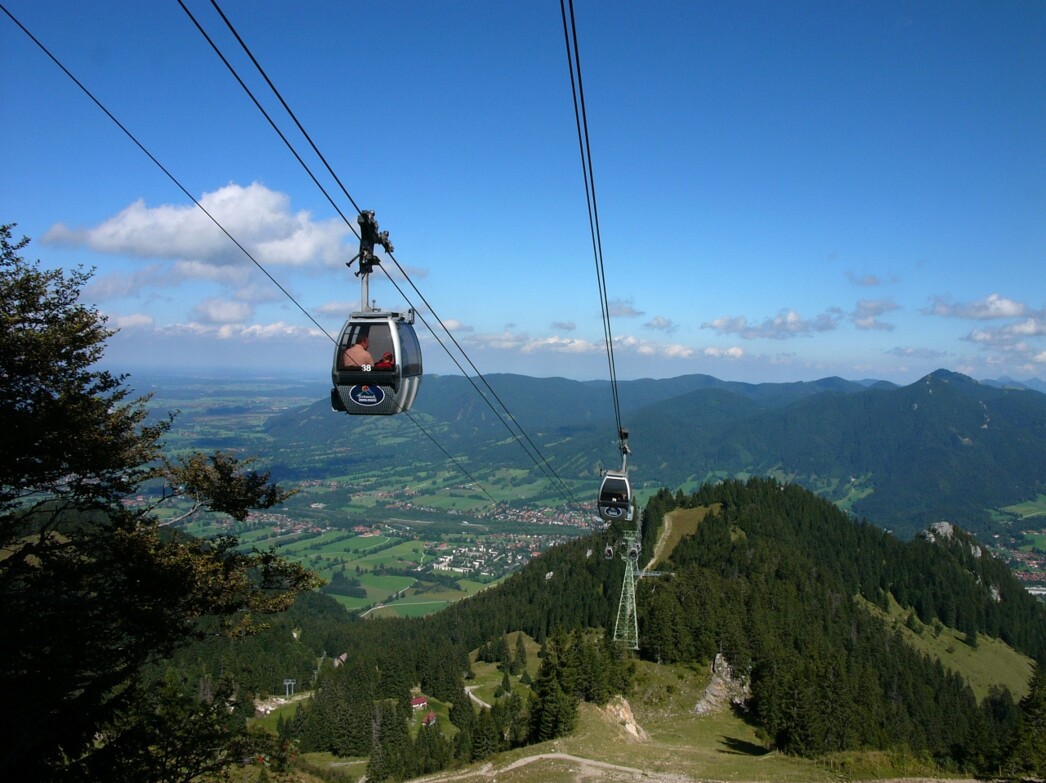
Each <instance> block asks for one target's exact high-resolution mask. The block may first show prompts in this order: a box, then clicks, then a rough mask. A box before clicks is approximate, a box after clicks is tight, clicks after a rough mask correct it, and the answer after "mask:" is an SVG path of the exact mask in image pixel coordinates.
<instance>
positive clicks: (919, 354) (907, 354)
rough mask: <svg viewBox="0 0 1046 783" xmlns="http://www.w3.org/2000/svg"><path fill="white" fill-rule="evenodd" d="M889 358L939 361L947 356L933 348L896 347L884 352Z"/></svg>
mask: <svg viewBox="0 0 1046 783" xmlns="http://www.w3.org/2000/svg"><path fill="white" fill-rule="evenodd" d="M886 353H888V354H890V355H891V356H900V357H901V358H903V359H924V360H928V359H940V358H943V357H945V356H947V355H948V354H947V353H946V352H945V351H938V350H936V349H933V348H904V347H901V346H896V347H894V348H891V349H890V350H888V351H886Z"/></svg>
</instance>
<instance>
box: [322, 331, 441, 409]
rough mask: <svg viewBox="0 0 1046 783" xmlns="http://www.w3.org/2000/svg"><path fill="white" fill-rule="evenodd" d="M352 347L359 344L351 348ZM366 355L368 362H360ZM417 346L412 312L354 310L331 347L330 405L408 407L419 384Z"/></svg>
mask: <svg viewBox="0 0 1046 783" xmlns="http://www.w3.org/2000/svg"><path fill="white" fill-rule="evenodd" d="M354 346H360V347H362V353H361V350H360V347H357V348H354ZM366 354H369V357H368V358H370V360H371V361H370V362H369V363H368V362H367V361H366V360H360V358H359V357H360V356H361V355H366ZM421 376H422V366H421V346H420V345H419V344H418V337H417V335H416V334H415V332H414V311H413V310H409V311H408V312H407V313H406V314H403V313H395V312H387V311H382V310H371V311H368V312H361V313H353V314H352V315H351V316H350V317H349V319H348V320H347V321H346V322H345V325H344V326H343V327H342V329H341V333H340V335H339V336H338V343H337V345H336V346H335V349H334V364H333V367H332V369H331V382H332V383H333V384H334V388H333V389H331V408H333V409H334V410H336V411H344V412H345V413H349V414H352V415H364V416H390V415H393V414H396V413H402V412H403V411H408V410H410V407H411V406H412V405H413V404H414V399H415V398H416V397H417V395H418V389H419V387H420V386H421Z"/></svg>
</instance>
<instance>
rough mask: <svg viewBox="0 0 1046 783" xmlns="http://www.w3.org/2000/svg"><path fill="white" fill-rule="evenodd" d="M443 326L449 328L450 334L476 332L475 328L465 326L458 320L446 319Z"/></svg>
mask: <svg viewBox="0 0 1046 783" xmlns="http://www.w3.org/2000/svg"><path fill="white" fill-rule="evenodd" d="M443 325H444V326H446V327H447V331H449V332H473V331H475V328H474V327H472V326H467V325H466V324H463V323H462V322H461V321H459V320H458V319H456V318H444V319H443Z"/></svg>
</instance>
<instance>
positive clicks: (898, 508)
mask: <svg viewBox="0 0 1046 783" xmlns="http://www.w3.org/2000/svg"><path fill="white" fill-rule="evenodd" d="M488 380H489V382H490V384H491V386H492V387H493V389H494V392H495V393H496V395H497V398H499V399H500V400H501V401H502V402H504V404H505V405H507V406H508V407H509V409H510V410H511V411H512V413H513V416H514V419H515V421H516V422H518V423H519V424H520V425H521V426H522V427H523V428H524V430H525V431H526V434H527V437H528V438H530V439H531V440H532V442H533V444H534V446H536V447H537V448H538V449H539V450H540V452H541V453H542V454H543V455H544V456H545V457H546V458H547V459H548V460H549V462H550V464H551V465H552V466H553V467H554V469H555V470H556V472H557V473H558V474H559V475H560V476H561V477H562V478H564V479H568V480H570V479H577V480H591V481H594V480H595V478H596V477H598V475H599V472H600V470H601V469H602V468H605V467H609V466H616V465H617V463H618V460H619V456H618V453H617V449H616V443H615V437H614V435H615V428H614V425H613V423H612V421H611V420H610V418H609V413H610V411H611V410H612V408H611V405H610V396H609V386H608V384H606V383H602V382H587V383H582V382H577V381H568V380H565V379H562V378H546V379H537V378H526V377H523V376H516V375H494V376H491V377H490V378H489V379H488ZM484 391H485V395H486V396H487V397H488V398H489V399H490V400H491V403H492V404H493V405H494V406H495V407H498V409H499V410H500V406H499V405H498V404H497V401H496V400H495V399H494V397H493V396H492V395H491V393H490V392H489V391H487V390H484ZM619 392H620V399H621V403H622V415H623V419H624V424H625V426H627V427H628V429H629V430H630V433H631V445H632V448H633V455H632V457H631V458H630V460H629V465H630V470H631V475H632V480H633V483H634V484H635V485H636V486H638V487H642V486H648V487H649V486H661V485H667V486H672V487H676V486H683V485H696V484H700V483H701V482H703V481H705V480H707V479H709V478H712V477H729V476H745V475H768V474H772V475H777V476H780V477H784V478H788V479H790V480H792V481H795V482H798V483H800V484H803V485H804V486H807V487H809V488H810V489H812V490H814V491H816V492H818V493H820V494H822V495H824V496H825V497H828V498H830V499H832V500H834V501H837V502H845V503H846V504H847V506H848V507H849V508H850V509H851V510H852V511H853V512H854V513H855V514H857V515H859V516H865V517H867V518H868V519H870V520H872V521H874V522H875V523H876V524H879V525H881V526H883V527H887V528H889V529H892V530H894V531H896V532H897V533H898V534H899V535H902V536H906V537H907V536H911V535H914V533H915V532H917V531H918V530H920V529H922V528H924V527H925V526H926V525H927V524H929V523H931V522H934V521H937V520H941V519H947V520H950V521H953V522H956V523H958V524H960V525H962V526H964V527H966V528H968V529H971V530H974V531H978V532H983V531H985V530H988V529H990V524H991V523H990V510H991V509H994V508H999V507H1002V506H1006V505H1010V504H1013V503H1018V502H1021V501H1025V500H1028V499H1031V498H1035V497H1036V496H1038V495H1039V494H1041V493H1044V492H1046V395H1043V394H1040V393H1039V392H1035V391H1032V390H1028V389H1015V388H996V387H993V386H988V385H983V384H979V383H977V382H976V381H973V380H971V379H969V378H967V377H965V376H962V375H958V374H955V373H950V372H947V371H944V370H941V371H938V372H935V373H933V374H931V375H929V376H927V377H926V378H923V379H922V380H920V381H918V382H916V383H914V384H911V385H909V386H906V387H901V388H898V387H891V386H889V385H887V384H875V385H873V386H871V387H869V386H867V385H864V384H858V383H853V382H849V381H843V380H841V379H833V378H828V379H823V380H822V381H818V382H815V383H803V384H758V385H752V384H738V383H726V382H722V381H717V380H716V379H714V378H710V377H709V376H699V375H695V376H682V377H680V378H674V379H668V380H663V381H653V380H645V381H631V382H626V383H623V384H621V386H620V390H619ZM411 416H412V417H413V420H412V419H409V418H407V417H405V416H396V417H349V416H344V415H341V416H338V415H335V414H333V413H332V412H331V411H330V409H329V405H328V404H327V401H326V400H323V401H319V402H317V403H315V404H314V405H312V406H309V407H307V408H305V409H297V410H292V411H288V412H285V413H283V414H279V415H276V416H273V417H272V418H271V419H269V421H268V423H267V425H266V433H267V435H268V436H269V437H270V438H271V439H272V440H273V442H274V453H276V454H280V453H284V452H293V451H294V449H296V448H302V447H308V448H321V447H322V449H326V450H327V451H335V450H336V451H337V452H338V454H339V460H338V470H339V472H340V473H345V472H350V471H351V470H352V469H353V466H354V465H355V464H366V465H368V466H371V467H378V468H379V469H380V468H381V466H382V465H383V464H403V462H404V461H405V460H410V462H411V463H413V464H416V465H419V466H420V465H422V464H433V463H435V464H438V465H444V466H445V465H448V460H447V458H446V455H445V454H444V453H443V451H441V450H440V448H438V447H437V446H436V445H434V444H433V443H432V442H431V441H430V440H429V439H428V438H427V437H425V436H424V435H422V434H420V433H419V431H418V428H417V426H416V424H415V422H417V423H418V424H421V425H422V426H423V427H424V428H425V429H426V431H427V432H428V433H429V434H431V436H432V437H433V438H434V439H435V440H436V441H438V443H439V444H440V446H442V447H443V449H444V450H446V451H447V452H449V453H450V454H453V455H455V456H456V457H462V458H463V459H464V460H465V461H466V462H467V463H468V464H469V465H470V469H474V470H475V471H476V473H475V475H476V477H477V478H479V479H484V478H486V477H488V476H489V475H491V473H492V472H493V471H495V470H497V469H499V468H505V467H508V468H517V469H523V470H529V471H533V472H535V473H536V474H537V473H538V470H537V468H536V467H535V466H534V463H533V460H532V459H531V458H530V457H529V456H528V453H527V452H528V450H530V447H529V445H528V446H527V448H526V449H525V448H523V447H521V446H520V443H519V442H517V441H516V440H514V438H513V435H512V434H511V432H510V429H509V428H510V427H512V428H513V431H514V424H513V422H511V421H508V417H507V416H505V417H504V418H505V419H506V421H507V423H508V426H506V421H502V420H500V419H499V418H498V417H497V416H496V415H495V413H494V412H493V411H492V410H491V407H490V406H488V405H487V403H486V402H484V400H483V398H481V397H480V396H479V395H478V394H477V393H476V391H475V390H474V389H473V387H472V385H471V384H470V383H469V381H467V380H466V379H464V378H459V377H441V376H435V377H430V378H426V379H425V382H424V386H423V391H422V393H421V394H420V396H419V398H418V402H417V403H416V405H415V407H414V409H413V411H412V413H411ZM601 417H602V418H601ZM305 465H310V466H311V465H312V463H311V462H309V461H307V460H306V461H302V460H298V461H297V463H293V462H291V463H288V464H285V465H282V467H281V470H279V471H277V475H279V476H280V477H281V478H284V477H290V478H293V477H295V476H296V475H298V474H300V473H301V471H302V470H303V469H304V466H305Z"/></svg>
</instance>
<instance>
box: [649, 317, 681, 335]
mask: <svg viewBox="0 0 1046 783" xmlns="http://www.w3.org/2000/svg"><path fill="white" fill-rule="evenodd" d="M643 326H645V327H646V328H647V329H656V330H658V331H660V332H664V333H665V334H671V333H672V332H674V331H676V330H677V329H678V328H679V326H678V324H676V323H675V322H674V321H673V320H672V319H671V318H665V317H664V316H663V315H656V316H654V317H653V318H651V319H650V320H649V321H647V322H646V323H645V324H643Z"/></svg>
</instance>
